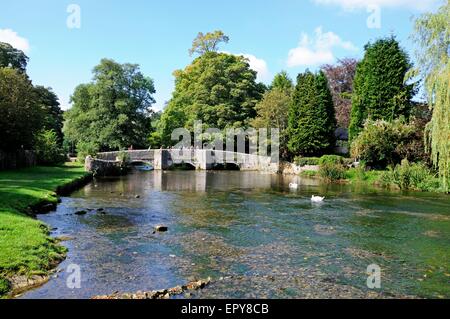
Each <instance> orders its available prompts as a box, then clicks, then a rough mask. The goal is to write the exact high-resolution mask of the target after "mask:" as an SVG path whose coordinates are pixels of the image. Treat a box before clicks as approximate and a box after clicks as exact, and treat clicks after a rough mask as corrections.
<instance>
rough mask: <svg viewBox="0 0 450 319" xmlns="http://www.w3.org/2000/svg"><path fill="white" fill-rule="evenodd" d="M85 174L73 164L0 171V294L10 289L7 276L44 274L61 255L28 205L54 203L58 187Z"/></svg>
mask: <svg viewBox="0 0 450 319" xmlns="http://www.w3.org/2000/svg"><path fill="white" fill-rule="evenodd" d="M85 176H86V173H85V172H84V169H83V167H81V166H79V165H73V164H67V165H64V166H59V167H32V168H27V169H21V170H12V171H1V172H0V296H2V295H5V294H6V293H7V292H8V291H9V290H10V288H11V287H10V285H9V281H8V280H7V278H8V277H10V276H13V275H18V274H21V275H34V274H45V273H47V271H48V270H50V269H51V268H52V266H53V265H54V264H55V263H56V262H58V261H60V260H61V259H62V258H63V257H64V254H65V249H64V247H62V246H59V245H58V244H57V243H56V242H55V240H54V239H52V238H50V237H49V229H48V227H47V226H46V225H44V224H43V223H41V222H40V221H38V220H36V219H34V218H32V217H30V215H29V214H30V213H31V211H30V207H38V206H41V205H44V204H56V203H57V201H58V198H57V195H56V193H55V190H56V189H57V188H58V187H61V186H64V185H68V184H71V183H73V182H74V181H77V180H80V179H82V178H84V177H85Z"/></svg>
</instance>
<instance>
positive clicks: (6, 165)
mask: <svg viewBox="0 0 450 319" xmlns="http://www.w3.org/2000/svg"><path fill="white" fill-rule="evenodd" d="M36 162H37V160H36V154H35V153H34V152H33V151H24V150H19V151H15V152H4V151H1V150H0V170H5V169H17V168H24V167H30V166H34V165H36Z"/></svg>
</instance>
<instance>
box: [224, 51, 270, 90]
mask: <svg viewBox="0 0 450 319" xmlns="http://www.w3.org/2000/svg"><path fill="white" fill-rule="evenodd" d="M221 52H222V53H226V54H233V55H236V56H243V57H244V58H246V59H248V64H249V65H250V69H252V70H253V71H256V72H257V73H258V75H257V80H258V81H261V82H265V81H268V80H269V79H270V72H269V68H268V66H267V62H266V61H265V60H264V59H260V58H257V57H256V56H254V55H253V54H248V53H239V54H234V53H230V52H227V51H221Z"/></svg>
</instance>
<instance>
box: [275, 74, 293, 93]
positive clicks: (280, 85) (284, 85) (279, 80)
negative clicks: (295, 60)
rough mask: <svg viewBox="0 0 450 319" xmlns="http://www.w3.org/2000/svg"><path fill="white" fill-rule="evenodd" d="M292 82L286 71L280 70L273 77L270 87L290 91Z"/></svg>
mask: <svg viewBox="0 0 450 319" xmlns="http://www.w3.org/2000/svg"><path fill="white" fill-rule="evenodd" d="M293 88H294V84H293V83H292V79H291V78H290V77H289V75H288V74H287V72H286V71H281V72H280V73H278V74H276V75H275V77H274V78H273V81H272V84H271V85H270V89H280V90H283V91H285V92H288V91H292V89H293Z"/></svg>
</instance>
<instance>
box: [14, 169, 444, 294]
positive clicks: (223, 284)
mask: <svg viewBox="0 0 450 319" xmlns="http://www.w3.org/2000/svg"><path fill="white" fill-rule="evenodd" d="M293 181H296V182H298V183H299V184H300V186H299V188H298V190H295V191H292V190H290V189H289V183H291V182H293ZM312 195H322V196H326V199H325V201H324V202H323V203H319V204H317V203H312V202H311V196H312ZM99 208H100V209H104V210H105V212H104V213H101V212H97V211H96V210H97V209H99ZM79 210H89V211H88V213H87V214H86V215H83V216H79V215H76V214H74V213H75V212H76V211H79ZM39 219H40V220H42V221H43V222H45V223H47V224H48V225H50V226H51V227H52V228H53V230H52V235H53V236H55V237H60V236H66V237H69V238H68V239H69V240H67V241H65V242H63V244H64V245H65V246H66V247H67V248H68V249H69V251H68V254H67V259H66V260H65V261H64V262H62V263H61V264H60V265H59V266H58V272H57V273H55V274H54V275H52V277H51V279H50V281H49V282H48V283H47V284H45V285H43V286H41V287H39V288H37V289H34V290H31V291H29V292H27V293H25V294H23V295H22V296H21V298H91V297H93V296H95V295H104V294H111V293H113V292H116V291H119V292H136V291H149V290H155V289H162V288H169V287H174V286H177V285H181V284H185V283H187V282H189V281H192V280H194V279H195V280H196V279H206V278H208V277H211V278H212V284H211V285H209V286H208V287H207V288H205V289H203V290H201V291H198V292H195V293H194V294H193V295H192V296H191V297H192V298H333V297H337V298H350V297H351V298H378V297H381V298H386V297H410V296H416V297H427V298H450V288H449V287H450V285H449V283H450V269H449V265H450V197H449V196H446V195H441V194H432V193H401V192H388V191H385V190H382V189H375V188H371V187H356V186H351V185H327V184H323V183H320V182H318V181H317V180H312V179H304V178H299V177H283V176H281V175H270V174H262V173H257V172H239V171H217V172H210V171H209V172H206V171H203V172H202V171H200V172H199V171H169V172H161V171H154V172H145V173H144V172H134V173H132V174H129V175H127V176H124V177H119V178H108V179H98V180H95V181H93V182H92V183H90V184H89V185H87V186H85V187H84V188H82V189H80V190H79V191H77V192H75V193H73V194H72V195H71V196H70V197H66V198H62V203H61V204H60V205H59V206H58V208H57V211H56V212H52V213H50V214H47V215H40V216H39ZM156 225H164V226H167V227H168V231H167V232H164V233H159V232H156V233H155V232H154V227H155V226H156ZM372 264H375V265H378V266H379V267H380V269H381V288H380V289H369V288H368V287H367V277H368V274H367V267H368V266H369V265H372ZM69 265H78V266H79V267H80V274H81V287H80V288H75V289H71V288H68V285H67V279H68V276H70V275H71V273H69V272H67V271H66V270H67V269H68V267H69ZM181 297H183V296H181Z"/></svg>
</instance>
